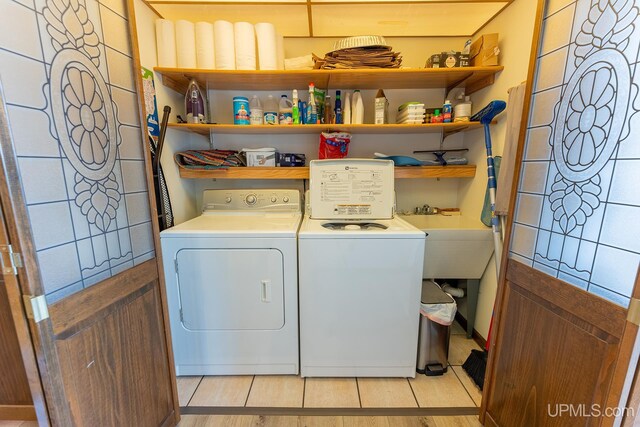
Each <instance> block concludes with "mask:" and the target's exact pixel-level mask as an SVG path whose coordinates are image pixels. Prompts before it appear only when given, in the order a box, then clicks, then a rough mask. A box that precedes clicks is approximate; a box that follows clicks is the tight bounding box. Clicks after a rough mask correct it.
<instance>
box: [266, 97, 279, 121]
mask: <svg viewBox="0 0 640 427" xmlns="http://www.w3.org/2000/svg"><path fill="white" fill-rule="evenodd" d="M264 124H265V125H277V124H278V103H277V102H276V100H275V99H274V98H273V95H269V96H268V97H267V102H265V103H264Z"/></svg>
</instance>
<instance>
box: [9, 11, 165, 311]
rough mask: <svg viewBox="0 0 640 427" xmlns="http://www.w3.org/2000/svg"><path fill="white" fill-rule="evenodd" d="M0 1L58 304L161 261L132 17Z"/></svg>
mask: <svg viewBox="0 0 640 427" xmlns="http://www.w3.org/2000/svg"><path fill="white" fill-rule="evenodd" d="M0 4H1V6H0V9H1V10H2V13H1V14H0V28H2V31H0V80H1V81H2V83H3V87H4V89H5V97H6V102H7V110H8V114H9V124H10V130H11V134H12V138H13V143H14V146H15V150H16V154H17V156H18V165H19V171H20V177H21V179H22V184H23V192H24V196H25V200H26V202H27V205H28V213H29V220H30V223H31V227H32V231H33V236H34V240H35V242H34V243H35V246H36V249H37V253H38V261H39V264H40V269H41V273H42V278H43V281H44V286H45V291H46V295H47V299H48V301H49V302H52V301H55V300H58V299H60V298H62V297H64V296H66V295H70V294H72V293H75V292H78V291H80V290H82V289H83V288H86V287H88V286H91V285H92V284H95V283H97V282H99V281H101V280H104V279H106V278H108V277H111V276H113V275H115V274H117V273H119V272H121V271H124V270H126V269H128V268H131V267H132V266H134V265H137V264H139V263H141V262H143V261H146V260H148V259H151V258H153V257H154V249H153V238H152V228H151V222H150V212H149V206H148V201H147V200H148V199H147V197H148V195H147V186H146V178H145V170H144V157H143V151H142V150H143V144H142V142H141V136H140V121H139V116H138V101H137V95H136V92H135V83H134V77H133V76H134V75H133V68H132V63H133V62H132V54H131V46H130V41H129V37H128V28H127V13H126V8H125V4H124V1H120V0H104V1H96V0H35V1H34V0H19V1H14V0H0ZM144 146H146V145H144Z"/></svg>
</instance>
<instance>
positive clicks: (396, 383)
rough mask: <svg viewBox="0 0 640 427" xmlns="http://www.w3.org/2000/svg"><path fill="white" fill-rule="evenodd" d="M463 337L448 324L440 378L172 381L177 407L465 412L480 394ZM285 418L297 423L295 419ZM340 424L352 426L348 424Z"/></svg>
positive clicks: (290, 377) (211, 378) (213, 378)
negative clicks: (448, 339)
mask: <svg viewBox="0 0 640 427" xmlns="http://www.w3.org/2000/svg"><path fill="white" fill-rule="evenodd" d="M464 333H465V332H464V330H463V329H462V328H461V327H460V325H459V324H458V323H457V322H456V323H454V325H453V327H452V330H451V342H450V346H449V364H450V365H451V366H450V368H449V370H448V372H447V373H446V374H444V375H443V376H440V377H427V376H425V375H417V376H416V378H410V379H405V378H300V377H298V376H294V375H265V376H259V375H258V376H252V375H247V376H205V377H178V394H179V397H180V406H224V407H263V408H264V407H274V408H278V407H280V408H433V407H449V408H454V407H466V408H469V407H476V406H480V401H481V399H482V392H481V391H480V389H479V388H478V387H476V385H475V384H474V383H473V381H472V380H471V379H470V378H469V377H468V376H467V374H466V372H465V371H464V370H463V369H462V367H461V366H460V365H462V363H464V361H465V360H466V358H467V357H468V356H469V353H470V352H471V349H474V348H475V349H479V348H480V347H478V345H477V344H476V343H475V341H473V340H469V339H467V338H466V337H465V335H464ZM249 418H251V417H249ZM285 418H287V417H285ZM288 418H292V419H297V417H288ZM325 418H326V417H325ZM329 418H331V417H329ZM338 418H340V417H338ZM383 418H384V417H383ZM463 418H464V417H463ZM238 420H239V421H238V422H239V423H240V424H241V425H244V421H243V419H238ZM298 421H299V420H298ZM298 421H296V422H298ZM324 421H328V420H327V419H325V420H324ZM342 422H343V420H341V421H340V422H339V423H338V424H332V425H343V423H342ZM380 422H382V423H383V424H381V425H386V424H384V421H380ZM194 423H195V424H187V425H205V424H199V421H194ZM207 425H208V424H207ZM323 425H324V424H323ZM344 425H354V424H352V423H351V424H350V422H349V423H346V424H344ZM356 425H357V424H356ZM366 425H369V424H366ZM371 425H378V424H371ZM408 425H413V424H408ZM426 425H438V424H437V423H436V424H426ZM459 425H466V424H459Z"/></svg>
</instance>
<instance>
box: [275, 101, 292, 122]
mask: <svg viewBox="0 0 640 427" xmlns="http://www.w3.org/2000/svg"><path fill="white" fill-rule="evenodd" d="M278 124H281V125H292V124H293V104H292V102H291V100H289V98H287V95H282V97H281V98H280V105H279V106H278Z"/></svg>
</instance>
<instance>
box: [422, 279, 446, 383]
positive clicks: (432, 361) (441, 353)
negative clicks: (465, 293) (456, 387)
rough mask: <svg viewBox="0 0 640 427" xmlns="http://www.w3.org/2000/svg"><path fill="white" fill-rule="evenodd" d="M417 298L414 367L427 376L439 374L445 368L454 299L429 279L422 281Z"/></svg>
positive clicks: (444, 370)
mask: <svg viewBox="0 0 640 427" xmlns="http://www.w3.org/2000/svg"><path fill="white" fill-rule="evenodd" d="M421 302H422V304H421V307H420V329H419V331H420V332H419V336H418V364H417V367H416V371H417V372H418V373H420V374H425V375H427V376H436V375H442V374H444V373H445V372H447V364H448V359H449V337H450V334H451V324H452V323H453V319H454V317H455V315H456V302H455V300H454V299H453V298H452V297H451V296H450V295H449V294H447V293H446V292H444V291H443V290H442V289H441V288H440V286H438V284H437V283H435V282H433V281H431V280H424V281H423V282H422V298H421Z"/></svg>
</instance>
